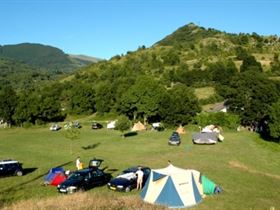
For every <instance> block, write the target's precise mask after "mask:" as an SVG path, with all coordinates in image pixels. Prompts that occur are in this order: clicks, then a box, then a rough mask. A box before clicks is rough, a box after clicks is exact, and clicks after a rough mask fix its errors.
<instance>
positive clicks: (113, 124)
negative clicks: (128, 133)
mask: <svg viewBox="0 0 280 210" xmlns="http://www.w3.org/2000/svg"><path fill="white" fill-rule="evenodd" d="M116 122H117V121H116V120H115V121H111V122H109V123H108V124H107V128H108V129H114V128H115V127H116Z"/></svg>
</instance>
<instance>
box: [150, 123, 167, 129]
mask: <svg viewBox="0 0 280 210" xmlns="http://www.w3.org/2000/svg"><path fill="white" fill-rule="evenodd" d="M152 130H155V131H164V130H165V128H164V126H163V124H162V123H160V122H157V123H152Z"/></svg>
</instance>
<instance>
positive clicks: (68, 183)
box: [60, 179, 82, 188]
mask: <svg viewBox="0 0 280 210" xmlns="http://www.w3.org/2000/svg"><path fill="white" fill-rule="evenodd" d="M81 183H82V181H80V180H73V179H70V180H66V181H64V182H62V183H61V184H60V187H61V188H64V187H65V188H66V187H70V186H79V185H80V184H81Z"/></svg>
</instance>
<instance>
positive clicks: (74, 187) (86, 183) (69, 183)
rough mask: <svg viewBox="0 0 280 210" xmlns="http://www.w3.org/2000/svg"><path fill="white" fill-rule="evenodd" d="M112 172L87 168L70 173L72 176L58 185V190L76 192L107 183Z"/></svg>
mask: <svg viewBox="0 0 280 210" xmlns="http://www.w3.org/2000/svg"><path fill="white" fill-rule="evenodd" d="M111 177H112V176H111V174H108V173H105V172H103V171H102V170H100V169H98V168H86V169H83V170H78V171H75V172H73V173H72V174H70V176H69V177H68V178H67V179H66V180H65V181H64V182H62V183H61V184H60V185H58V186H57V190H58V192H61V193H74V192H77V191H85V190H89V189H91V188H93V187H95V186H101V185H104V184H107V183H108V182H109V181H110V179H111Z"/></svg>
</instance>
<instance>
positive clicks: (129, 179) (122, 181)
mask: <svg viewBox="0 0 280 210" xmlns="http://www.w3.org/2000/svg"><path fill="white" fill-rule="evenodd" d="M137 170H138V167H131V168H128V169H126V170H124V171H123V172H122V173H121V174H120V175H118V176H117V177H116V178H114V179H112V180H111V181H110V182H109V183H108V184H107V186H108V188H109V189H111V190H116V191H123V192H129V191H131V190H133V189H135V188H136V186H137V177H136V175H135V173H136V171H137ZM141 170H142V171H143V172H144V177H143V186H144V185H145V182H146V180H147V178H148V177H149V174H150V172H151V169H150V168H148V167H141Z"/></svg>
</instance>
